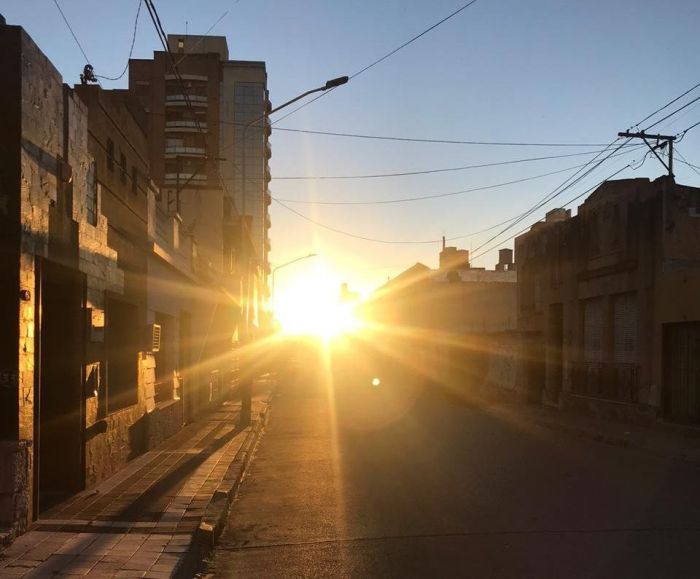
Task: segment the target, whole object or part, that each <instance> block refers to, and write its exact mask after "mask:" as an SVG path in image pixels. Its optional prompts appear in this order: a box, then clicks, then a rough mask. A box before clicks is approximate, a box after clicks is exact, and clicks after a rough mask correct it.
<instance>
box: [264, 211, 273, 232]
mask: <svg viewBox="0 0 700 579" xmlns="http://www.w3.org/2000/svg"><path fill="white" fill-rule="evenodd" d="M270 227H272V222H271V221H270V214H269V213H267V212H266V213H265V229H270Z"/></svg>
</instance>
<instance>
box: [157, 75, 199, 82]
mask: <svg viewBox="0 0 700 579" xmlns="http://www.w3.org/2000/svg"><path fill="white" fill-rule="evenodd" d="M180 79H182V80H193V81H196V82H209V77H208V76H203V75H201V74H181V75H180V78H178V77H177V75H175V74H166V75H165V80H176V81H178V82H179V81H180Z"/></svg>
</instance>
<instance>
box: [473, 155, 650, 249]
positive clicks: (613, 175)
mask: <svg viewBox="0 0 700 579" xmlns="http://www.w3.org/2000/svg"><path fill="white" fill-rule="evenodd" d="M644 160H646V155H645V156H644V158H643V159H642V163H644ZM633 164H634V161H632V162H631V163H628V164H627V165H625V166H624V167H622V168H621V169H618V170H617V171H615V172H614V173H613V174H612V175H609V176H608V177H606V178H605V179H603V180H602V181H600V182H599V183H597V184H595V185H593V187H589V188H588V189H586V190H585V191H583V192H582V193H579V194H578V195H576V196H575V197H572V198H571V199H569V200H568V201H566V202H565V203H564V204H563V207H566V206H567V205H570V204H571V203H573V202H574V201H577V200H578V199H580V198H581V197H583V196H584V195H588V194H589V193H590V192H591V191H595V190H596V189H597V188H598V187H600V186H601V185H603V183H606V182H607V181H609V180H610V179H612V178H613V177H615V176H617V175H619V174H620V173H622V171H624V170H625V169H629V168H630V167H632V165H633ZM640 166H641V165H640ZM637 168H639V167H637ZM536 223H537V222H536ZM531 227H532V224H530V225H528V226H527V227H525V228H524V229H521V230H520V231H518V232H517V233H514V234H513V235H511V236H510V237H509V238H507V239H502V240H501V241H499V242H498V243H496V244H494V245H493V246H491V247H489V248H487V249H484V250H483V251H482V252H481V253H475V254H472V255H471V259H472V260H474V259H478V258H480V257H482V256H484V255H486V254H487V253H488V252H489V251H492V250H494V249H495V248H496V247H498V246H499V245H502V244H503V243H506V242H507V241H510V240H511V239H515V238H516V237H518V235H521V234H522V233H525V232H526V231H528V230H529V229H530V228H531ZM492 239H493V238H492ZM484 245H485V244H482V245H481V246H480V247H483V246H484ZM478 249H479V248H477V249H476V250H474V251H475V252H477V251H478Z"/></svg>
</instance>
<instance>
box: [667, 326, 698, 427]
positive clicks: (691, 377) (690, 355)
mask: <svg viewBox="0 0 700 579" xmlns="http://www.w3.org/2000/svg"><path fill="white" fill-rule="evenodd" d="M664 416H665V418H666V419H668V420H671V421H674V422H682V423H694V424H698V423H700V323H699V322H689V323H680V324H666V325H665V326H664Z"/></svg>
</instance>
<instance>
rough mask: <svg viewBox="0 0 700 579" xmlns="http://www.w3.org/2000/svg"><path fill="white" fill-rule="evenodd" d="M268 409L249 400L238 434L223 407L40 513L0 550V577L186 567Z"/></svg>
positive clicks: (265, 397)
mask: <svg viewBox="0 0 700 579" xmlns="http://www.w3.org/2000/svg"><path fill="white" fill-rule="evenodd" d="M268 402H269V393H267V392H266V393H264V394H259V395H256V397H255V398H254V400H253V417H254V419H255V420H254V424H253V426H251V427H248V428H246V429H244V430H242V431H240V430H239V429H237V427H236V425H237V422H238V415H239V412H240V403H238V402H229V403H225V404H224V405H222V406H221V407H220V408H219V409H217V410H215V411H213V412H211V413H210V414H208V415H207V416H205V417H203V418H202V419H200V420H198V421H196V422H194V423H192V424H190V425H188V426H186V427H185V428H183V429H182V430H181V431H180V432H178V433H177V434H176V435H175V436H173V437H171V438H170V439H168V440H167V441H166V442H165V443H163V444H162V445H161V446H159V447H158V448H156V449H155V450H152V451H150V452H147V453H145V454H143V455H141V456H139V457H138V458H136V459H134V460H132V461H131V462H130V463H129V464H128V465H127V466H126V467H125V468H124V469H122V470H121V471H119V472H118V473H116V474H115V475H114V476H112V477H110V478H109V479H107V480H105V481H103V482H102V483H101V484H100V485H98V486H97V487H95V488H93V489H90V490H87V491H83V492H81V493H78V494H77V495H76V496H74V497H72V498H71V499H69V500H67V501H66V502H64V503H62V504H60V505H58V506H57V507H55V508H53V509H51V510H50V511H48V512H46V513H45V514H44V515H42V517H41V518H40V519H39V520H38V521H36V522H35V523H34V525H32V528H31V529H30V531H29V532H28V533H26V534H24V535H22V536H21V537H19V538H18V539H17V540H16V541H15V542H14V543H13V544H12V545H10V546H9V547H7V548H6V549H5V550H4V551H0V577H32V578H34V577H37V578H43V577H55V576H66V575H71V576H87V577H89V578H102V577H150V578H153V579H157V578H160V577H172V576H174V575H175V574H176V573H177V572H178V571H181V570H182V568H183V566H184V565H185V564H186V563H187V564H191V563H192V561H191V558H192V554H193V553H194V552H195V551H196V549H195V548H194V546H195V545H194V544H193V541H194V537H195V534H196V532H197V530H198V528H199V525H200V522H201V521H202V519H203V518H204V517H205V514H206V512H207V507H208V506H209V505H210V503H211V502H212V500H213V499H214V498H215V496H217V492H220V491H219V488H220V486H221V485H222V484H223V483H225V482H226V479H227V476H229V477H230V474H228V475H227V473H229V469H231V468H233V465H234V463H235V462H236V457H238V456H240V454H242V452H245V450H246V449H245V448H244V445H246V444H250V442H251V440H252V437H254V436H256V434H257V433H258V432H259V430H260V419H261V418H262V417H264V415H265V413H266V411H267V406H268ZM237 472H242V471H241V470H240V467H239V469H238V471H237Z"/></svg>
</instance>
